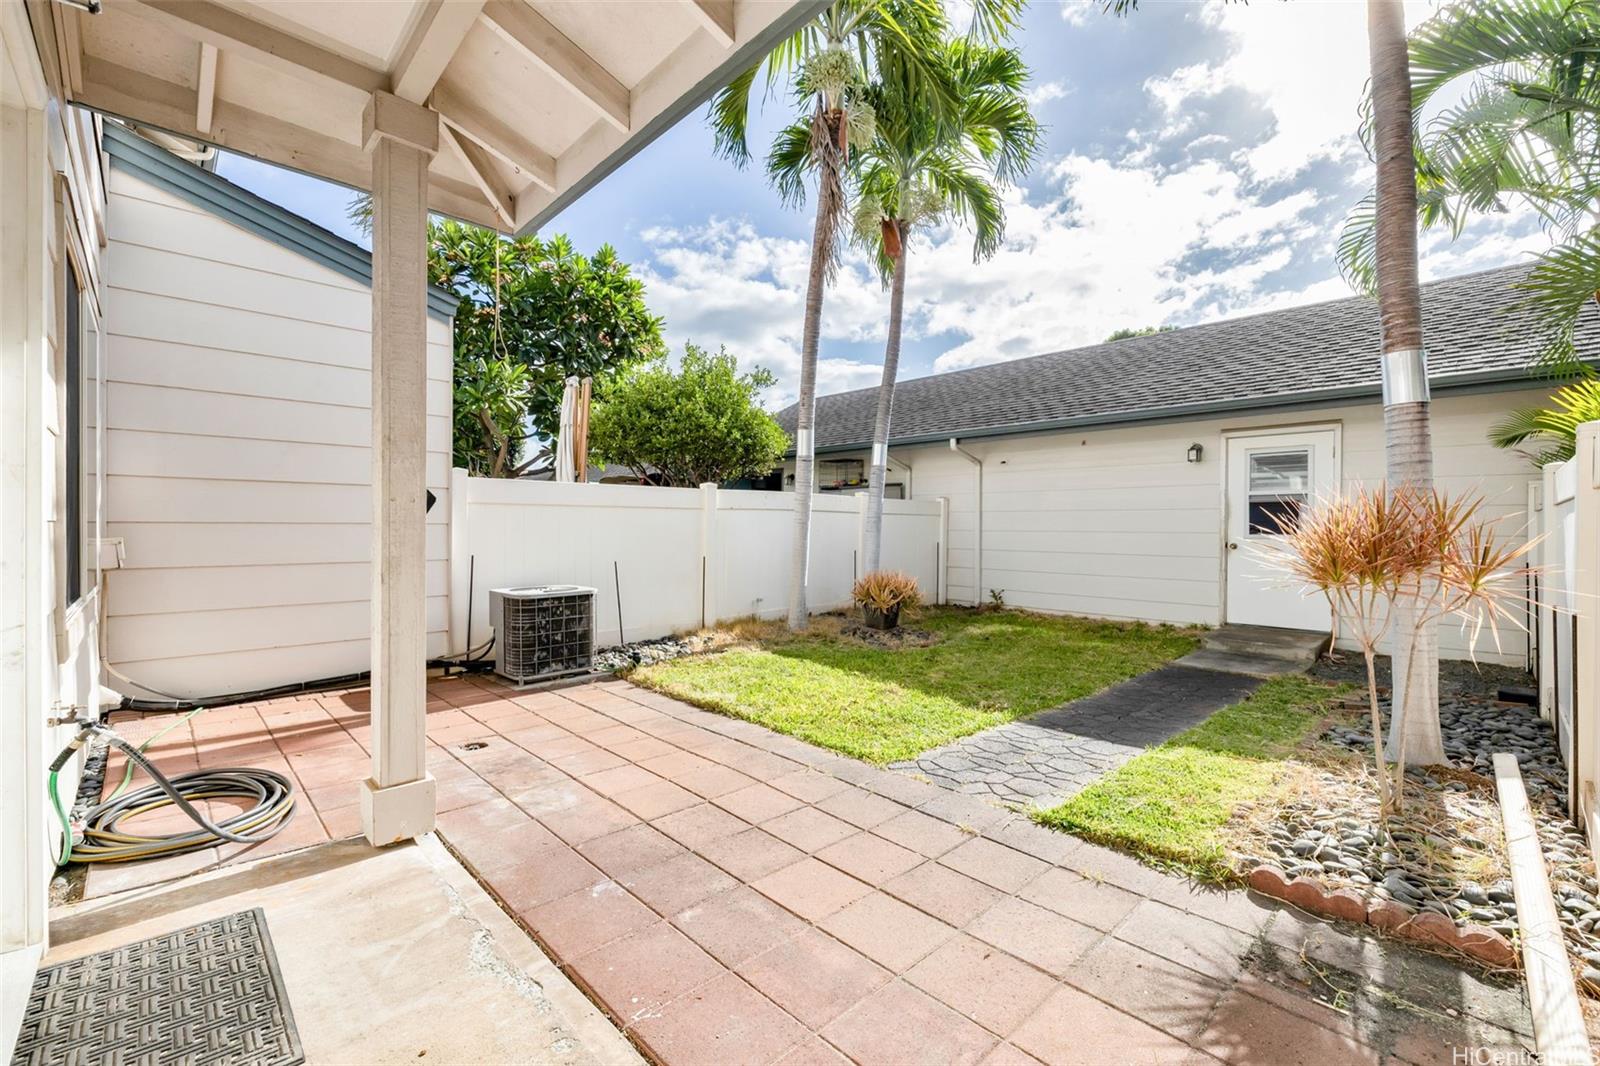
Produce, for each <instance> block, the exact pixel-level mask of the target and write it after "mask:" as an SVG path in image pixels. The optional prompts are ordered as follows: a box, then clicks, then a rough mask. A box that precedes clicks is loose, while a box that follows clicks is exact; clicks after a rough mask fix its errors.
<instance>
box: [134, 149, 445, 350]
mask: <svg viewBox="0 0 1600 1066" xmlns="http://www.w3.org/2000/svg"><path fill="white" fill-rule="evenodd" d="M103 144H104V147H105V150H106V155H107V156H108V157H110V159H111V163H112V165H113V166H116V167H118V168H120V169H123V170H126V171H127V172H128V173H130V174H133V175H135V176H136V177H138V178H140V179H141V180H144V181H148V182H150V183H151V184H153V185H155V186H156V187H157V188H160V189H163V190H165V191H166V192H169V193H171V194H172V195H174V196H176V197H178V198H179V199H180V200H183V201H185V202H186V203H190V204H193V205H194V206H196V207H198V208H200V209H201V210H204V211H207V212H209V213H211V214H213V215H215V216H217V217H218V218H221V219H223V220H224V221H226V222H230V223H232V224H234V225H236V226H239V227H240V228H242V229H246V230H249V231H250V232H251V233H254V234H255V235H256V236H258V237H261V238H262V239H264V240H268V241H271V242H272V243H274V244H276V245H278V246H279V247H282V248H286V249H288V250H289V251H291V252H294V253H296V254H297V255H301V256H304V257H305V258H307V259H309V260H311V261H312V262H314V263H319V264H321V265H322V266H325V267H327V268H328V269H330V270H333V271H336V272H337V273H340V274H343V275H344V276H345V277H347V278H350V279H351V280H352V281H358V282H360V283H361V284H363V285H367V286H369V287H370V286H371V285H372V253H371V252H369V251H367V250H366V249H365V248H363V247H361V246H360V245H359V244H355V243H353V242H351V241H347V240H345V239H344V238H343V237H341V236H339V235H338V234H336V233H333V232H331V231H330V230H326V229H324V228H323V227H321V226H319V225H317V224H316V223H315V222H312V221H311V220H310V219H306V218H302V217H301V216H299V215H297V214H295V213H294V212H293V211H289V210H287V209H285V208H283V207H279V206H278V205H277V204H275V203H272V202H271V201H270V200H264V199H262V198H261V197H259V196H257V195H256V194H254V193H252V192H250V191H249V190H248V189H244V188H241V187H240V186H238V185H235V184H234V183H233V182H231V181H229V180H228V179H227V178H224V177H220V176H219V175H216V174H213V173H211V172H210V171H209V170H203V169H201V168H200V167H197V166H195V165H193V164H192V163H186V162H184V161H183V160H181V159H179V158H178V157H177V156H175V155H173V154H172V153H171V152H169V151H167V150H166V149H164V148H162V147H161V146H160V145H158V144H154V143H152V142H150V141H148V140H146V139H145V138H143V137H141V136H139V135H138V134H137V133H134V132H133V131H132V130H128V129H125V128H124V127H122V126H121V125H119V124H117V123H115V122H107V123H105V126H104V135H103ZM457 302H458V301H457V297H456V295H455V294H454V293H452V292H451V291H450V290H448V289H442V288H440V287H438V286H437V285H429V286H428V313H429V314H431V315H433V316H434V317H435V318H440V319H444V320H445V321H449V320H450V319H452V318H454V317H455V313H456V306H457Z"/></svg>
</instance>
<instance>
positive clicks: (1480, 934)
mask: <svg viewBox="0 0 1600 1066" xmlns="http://www.w3.org/2000/svg"><path fill="white" fill-rule="evenodd" d="M1245 881H1246V883H1247V884H1248V885H1249V886H1250V887H1251V888H1252V889H1254V890H1255V891H1257V892H1259V893H1261V894H1262V895H1264V896H1271V897H1273V898H1274V899H1281V900H1283V901H1284V902H1285V903H1290V904H1293V905H1294V906H1296V907H1299V908H1300V909H1301V910H1303V911H1309V912H1311V913H1312V914H1317V915H1321V916H1323V917H1326V918H1337V919H1339V920H1341V921H1346V922H1356V923H1358V924H1361V925H1370V926H1372V927H1373V928H1374V929H1377V930H1378V931H1379V932H1383V933H1388V934H1389V935H1390V936H1395V937H1399V938H1401V939H1403V940H1412V941H1415V942H1417V943H1419V944H1425V945H1428V946H1430V947H1442V948H1447V949H1449V950H1451V951H1457V952H1460V953H1461V954H1463V955H1465V956H1467V957H1468V958H1470V959H1473V960H1474V961H1476V962H1479V963H1482V964H1483V965H1484V966H1487V967H1489V968H1491V969H1495V970H1514V969H1516V968H1518V966H1519V964H1520V961H1521V960H1520V958H1519V956H1518V954H1517V949H1516V948H1514V947H1512V945H1511V942H1510V941H1508V940H1507V939H1506V938H1505V937H1504V936H1502V935H1501V934H1500V933H1499V932H1497V931H1495V930H1493V929H1490V928H1488V927H1487V926H1482V925H1459V926H1458V925H1457V924H1456V923H1455V922H1453V921H1451V920H1450V919H1449V918H1447V917H1445V916H1444V915H1442V914H1439V913H1437V912H1436V911H1426V910H1425V911H1413V910H1411V909H1410V908H1408V907H1405V906H1403V905H1401V904H1399V903H1396V902H1395V901H1393V900H1388V899H1379V900H1374V901H1373V902H1372V903H1370V904H1369V903H1368V902H1367V901H1366V900H1364V899H1362V897H1361V895H1360V893H1358V892H1356V890H1355V889H1353V888H1332V889H1329V888H1324V887H1323V886H1322V885H1321V884H1320V883H1319V882H1317V881H1314V880H1311V879H1310V878H1306V877H1288V876H1286V875H1285V874H1284V872H1283V871H1282V870H1280V869H1278V868H1277V867H1276V866H1257V867H1256V868H1255V869H1253V870H1251V871H1250V873H1249V875H1248V876H1247V877H1246V878H1245Z"/></svg>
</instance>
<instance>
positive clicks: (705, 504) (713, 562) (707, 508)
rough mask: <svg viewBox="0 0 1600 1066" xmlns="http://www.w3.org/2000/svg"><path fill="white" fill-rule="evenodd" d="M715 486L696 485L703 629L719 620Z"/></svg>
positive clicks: (719, 556)
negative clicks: (698, 486) (697, 491)
mask: <svg viewBox="0 0 1600 1066" xmlns="http://www.w3.org/2000/svg"><path fill="white" fill-rule="evenodd" d="M717 493H718V489H717V483H716V482H715V481H705V482H702V483H701V485H700V574H701V591H700V616H701V621H702V622H703V624H704V625H706V626H714V625H716V624H717V622H718V621H719V620H720V618H721V615H719V614H718V611H719V609H720V606H721V599H720V597H719V596H718V594H717V593H718V586H719V584H720V581H719V578H720V577H721V575H722V530H721V528H720V527H719V522H720V519H719V518H718V516H717Z"/></svg>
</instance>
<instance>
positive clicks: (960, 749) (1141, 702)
mask: <svg viewBox="0 0 1600 1066" xmlns="http://www.w3.org/2000/svg"><path fill="white" fill-rule="evenodd" d="M1260 684H1261V680H1260V679H1259V678H1255V677H1248V676H1246V675H1244V674H1226V673H1221V672H1218V671H1215V670H1202V669H1199V668H1197V667H1192V666H1181V665H1177V664H1173V665H1169V666H1163V667H1161V668H1159V669H1156V670H1152V671H1150V672H1149V673H1146V674H1140V675H1139V676H1138V677H1135V678H1131V679H1129V680H1127V681H1124V682H1122V683H1121V684H1118V685H1113V686H1111V687H1110V688H1108V689H1105V690H1104V691H1102V692H1097V693H1095V694H1094V695H1092V696H1085V697H1084V698H1083V699H1080V700H1073V701H1072V702H1071V703H1065V704H1062V705H1061V706H1060V707H1055V708H1052V709H1051V710H1048V711H1043V712H1041V713H1039V714H1035V715H1032V716H1030V717H1027V718H1021V719H1018V720H1017V721H1015V722H1007V723H1006V724H1005V725H1000V726H995V727H994V728H993V729H986V730H984V731H983V732H981V733H974V734H973V735H972V736H969V737H963V738H961V739H960V740H957V741H955V742H954V743H951V744H946V745H945V746H944V747H942V748H936V749H934V750H933V751H929V752H924V753H923V754H922V755H920V756H918V757H917V758H915V759H911V760H908V761H906V762H898V763H893V764H891V767H890V768H891V769H894V770H899V771H901V772H903V773H908V774H912V775H915V776H918V777H923V778H926V779H927V780H928V781H931V782H932V783H934V784H936V785H939V786H940V787H942V788H947V789H951V790H953V791H956V792H962V793H966V794H968V795H974V796H982V797H985V798H989V799H994V800H997V801H999V802H1001V803H1011V804H1016V805H1018V806H1023V807H1027V806H1034V807H1053V806H1055V805H1056V804H1058V803H1060V802H1062V801H1063V800H1065V799H1067V798H1068V797H1070V796H1073V795H1075V794H1076V793H1078V792H1080V791H1082V790H1083V789H1084V788H1086V787H1088V786H1089V785H1090V784H1092V783H1093V782H1095V781H1097V780H1099V779H1100V778H1101V777H1103V776H1105V775H1106V774H1108V773H1110V772H1111V771H1112V770H1114V769H1116V768H1117V767H1118V766H1121V765H1122V764H1123V763H1125V762H1127V761H1128V760H1129V759H1131V758H1133V757H1134V756H1135V755H1137V754H1139V753H1140V752H1141V751H1143V750H1144V749H1145V748H1147V747H1149V746H1150V745H1152V744H1159V743H1161V742H1162V741H1163V740H1166V739H1167V738H1168V737H1171V736H1173V735H1175V734H1177V733H1181V732H1183V731H1184V730H1185V729H1188V728H1189V727H1190V726H1192V725H1196V724H1198V723H1199V722H1202V721H1204V720H1205V718H1206V717H1207V716H1208V715H1210V714H1211V713H1213V712H1214V711H1217V710H1220V709H1221V708H1223V707H1226V706H1228V705H1229V704H1230V703H1237V702H1238V701H1239V700H1241V699H1243V698H1244V697H1245V696H1247V695H1249V694H1250V693H1251V692H1254V691H1255V689H1256V687H1257V686H1258V685H1260Z"/></svg>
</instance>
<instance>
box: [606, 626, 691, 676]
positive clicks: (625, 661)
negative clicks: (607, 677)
mask: <svg viewBox="0 0 1600 1066" xmlns="http://www.w3.org/2000/svg"><path fill="white" fill-rule="evenodd" d="M714 644H715V642H714V641H713V640H712V638H710V637H705V636H699V635H690V636H684V637H657V638H656V639H655V640H635V641H632V642H630V643H628V644H616V645H613V646H611V647H609V648H601V649H600V650H598V651H596V652H595V653H594V664H593V667H594V669H595V670H596V671H598V672H600V673H607V674H614V673H616V672H617V671H619V670H632V669H633V668H634V667H635V666H649V665H650V664H651V663H660V662H666V661H667V660H668V659H676V658H679V657H680V656H683V655H693V654H695V653H696V652H701V651H706V650H708V649H710V648H711V647H713V646H714Z"/></svg>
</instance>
